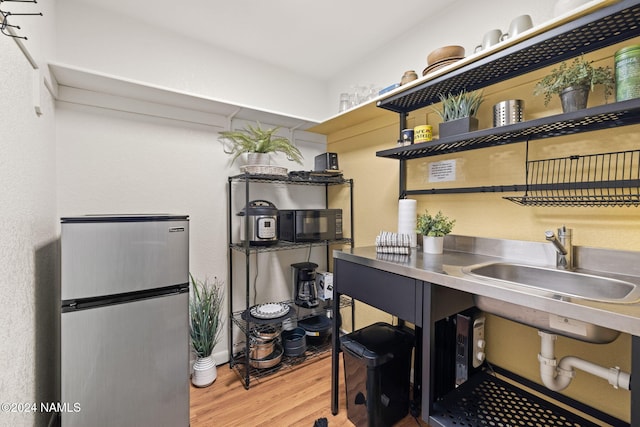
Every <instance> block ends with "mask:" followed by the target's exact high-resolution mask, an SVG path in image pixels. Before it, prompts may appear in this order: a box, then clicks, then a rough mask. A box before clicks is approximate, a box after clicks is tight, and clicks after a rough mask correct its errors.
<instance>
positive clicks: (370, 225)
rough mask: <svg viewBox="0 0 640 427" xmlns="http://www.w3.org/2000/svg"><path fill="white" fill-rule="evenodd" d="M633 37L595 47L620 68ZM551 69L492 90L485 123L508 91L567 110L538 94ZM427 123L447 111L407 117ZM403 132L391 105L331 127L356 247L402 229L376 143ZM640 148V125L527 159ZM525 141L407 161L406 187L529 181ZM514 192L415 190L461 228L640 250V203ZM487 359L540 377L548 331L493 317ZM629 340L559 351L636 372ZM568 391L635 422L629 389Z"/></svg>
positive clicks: (532, 151)
mask: <svg viewBox="0 0 640 427" xmlns="http://www.w3.org/2000/svg"><path fill="white" fill-rule="evenodd" d="M635 43H640V39H634V40H632V41H630V42H628V43H624V44H621V45H617V46H613V47H611V48H608V49H604V50H602V51H600V52H597V53H596V54H595V55H587V59H592V60H596V65H610V66H613V54H614V53H615V51H616V50H617V49H619V48H620V47H622V46H626V45H629V44H635ZM548 71H549V69H545V70H540V71H538V72H535V73H530V74H528V75H526V76H522V77H519V78H516V79H513V80H510V81H508V82H506V83H501V84H499V85H494V86H492V87H488V88H486V89H485V90H484V95H485V101H484V103H483V105H482V106H481V108H480V112H479V114H478V118H479V120H480V129H483V128H489V127H491V126H492V117H493V113H492V107H493V105H494V104H495V103H497V102H499V101H502V100H506V99H514V98H519V99H524V100H525V119H527V120H530V119H534V118H538V117H543V116H547V115H551V114H556V113H559V112H561V111H560V102H559V100H558V99H557V98H555V99H554V100H552V102H551V103H550V104H549V106H548V108H547V107H544V105H543V99H542V97H535V96H533V95H532V92H533V86H534V85H535V83H536V82H537V81H538V80H539V79H540V78H541V77H542V76H543V75H545V74H546V72H548ZM602 103H604V99H603V94H602V89H601V88H596V91H595V92H594V93H592V94H591V96H590V99H589V106H595V105H599V104H602ZM427 122H428V123H429V124H431V125H432V126H433V129H434V134H436V135H437V130H438V123H439V118H438V117H437V115H435V114H434V113H433V112H432V110H431V108H430V107H428V108H425V109H422V110H419V111H416V112H414V113H411V115H410V116H409V122H408V127H413V126H416V125H418V124H424V123H427ZM398 133H399V128H398V116H397V115H396V114H394V113H391V112H388V114H384V115H382V116H380V117H378V118H375V119H373V120H371V121H369V122H364V123H358V124H356V125H353V126H349V127H346V128H344V129H341V130H339V131H335V132H332V133H330V134H329V135H328V151H333V152H337V153H339V161H340V166H341V168H342V169H343V170H344V173H345V176H347V177H350V178H353V179H354V181H355V185H354V216H355V219H356V222H355V236H354V237H355V242H356V246H370V245H373V244H374V240H375V236H376V235H377V234H378V233H379V232H380V230H388V231H395V230H396V229H397V200H398V190H399V183H398V170H399V164H398V162H397V161H395V160H391V159H385V158H378V157H376V156H375V153H376V151H379V150H385V149H388V148H393V147H395V141H396V140H397V137H398ZM639 148H640V125H634V126H626V127H621V128H616V129H613V130H605V131H597V132H593V133H583V134H579V135H575V136H565V137H559V138H551V139H545V140H537V141H532V142H531V143H530V146H529V158H530V160H532V159H547V158H552V157H558V156H567V155H573V154H578V155H583V154H589V153H604V152H612V151H619V150H624V149H639ZM445 159H456V161H457V162H456V163H457V168H456V171H457V181H456V182H449V183H445V184H444V185H442V184H440V185H435V184H433V183H429V182H427V181H426V180H427V173H426V171H427V170H428V165H429V163H430V162H435V161H441V160H445ZM524 171H525V144H524V143H517V144H510V145H506V146H503V147H494V148H485V149H480V150H475V151H469V152H462V153H455V154H449V155H443V156H437V157H429V158H424V159H416V160H412V161H409V162H408V188H409V189H418V188H438V187H455V186H459V187H467V186H479V185H501V184H505V185H512V184H524V183H525V172H524ZM507 195H517V194H507V193H487V194H458V195H428V196H418V197H414V198H416V199H417V200H418V211H419V212H421V211H422V210H424V209H426V208H428V209H429V210H430V211H431V210H433V211H437V210H442V211H443V212H444V213H445V214H446V215H448V216H451V217H453V218H455V219H456V225H455V227H454V230H453V233H454V234H460V235H470V236H481V237H493V238H505V239H516V240H527V241H544V231H545V230H548V229H554V228H557V227H558V226H561V225H563V224H566V225H567V227H570V228H573V230H574V231H573V239H574V244H575V245H579V246H593V247H602V248H617V249H625V250H635V251H640V226H639V220H640V208H638V207H600V208H598V207H573V208H568V207H557V208H556V207H522V206H519V205H516V204H515V203H512V202H510V201H507V200H504V199H503V198H502V197H503V196H507ZM378 316H380V313H379V312H377V311H376V312H371V311H368V310H366V309H362V308H361V306H359V307H358V310H357V319H356V326H357V327H361V326H363V325H365V324H368V323H371V322H372V321H373V320H375V319H377V318H378ZM487 343H488V344H487V346H488V347H487V357H488V360H489V361H490V362H492V363H494V364H496V365H499V366H502V367H505V368H507V369H509V370H512V371H515V372H516V373H519V374H521V375H523V376H525V377H527V378H529V379H531V380H534V381H537V382H540V381H539V375H538V369H539V365H538V361H537V354H538V352H539V344H540V338H539V337H538V335H537V331H536V330H535V329H533V328H530V327H526V326H522V325H519V324H516V323H513V322H510V321H507V320H504V319H500V318H498V317H495V316H488V320H487ZM630 343H631V340H630V337H629V336H628V335H622V336H621V337H620V338H618V339H617V340H616V341H614V342H613V343H611V344H608V345H595V344H586V343H582V342H579V341H576V340H571V339H568V338H559V340H558V342H557V356H558V357H562V356H565V355H569V354H572V355H575V356H579V357H584V358H586V359H588V360H591V361H593V362H596V363H600V364H602V365H604V366H620V367H621V368H622V369H624V370H627V371H629V370H630V353H631V344H630ZM565 393H566V394H567V395H569V396H571V397H573V398H575V399H578V400H580V401H583V402H585V403H587V404H588V405H591V406H593V407H595V408H597V409H600V410H602V411H605V412H607V413H610V414H612V415H614V416H616V417H618V418H621V419H623V420H626V421H629V404H630V403H629V392H628V391H622V390H614V389H613V388H612V387H611V386H609V385H608V384H607V382H606V381H604V380H601V379H597V378H595V377H592V376H590V375H588V374H586V373H584V372H578V374H577V377H576V379H575V380H574V382H573V383H572V384H571V385H570V386H569V388H568V389H567V390H565Z"/></svg>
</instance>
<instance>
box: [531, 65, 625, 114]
mask: <svg viewBox="0 0 640 427" xmlns="http://www.w3.org/2000/svg"><path fill="white" fill-rule="evenodd" d="M592 63H593V61H587V60H585V59H584V56H579V57H577V58H575V59H574V60H573V62H571V64H567V63H566V62H563V63H561V64H560V65H559V66H558V67H557V68H554V69H552V70H551V73H550V74H549V75H547V76H545V77H544V78H543V79H542V80H540V81H539V82H538V83H537V84H536V86H535V88H534V91H533V93H534V95H544V105H545V107H546V106H547V105H548V104H549V102H550V101H551V97H552V96H553V95H558V96H559V97H560V101H561V102H562V111H563V112H565V113H569V112H572V111H578V110H581V109H583V108H587V100H588V98H589V92H590V91H593V89H594V87H595V86H596V85H603V86H604V99H605V101H607V100H608V99H609V96H610V95H612V94H613V89H614V87H615V83H614V78H613V71H612V69H611V67H597V68H595V67H593V66H592V65H591V64H592Z"/></svg>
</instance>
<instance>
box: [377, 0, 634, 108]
mask: <svg viewBox="0 0 640 427" xmlns="http://www.w3.org/2000/svg"><path fill="white" fill-rule="evenodd" d="M639 23H640V5H639V4H638V1H637V0H627V1H621V2H619V3H615V4H614V5H612V6H608V7H605V8H602V9H599V10H596V11H595V12H593V13H591V14H588V15H586V16H583V17H581V18H578V19H576V20H574V21H571V22H568V23H566V24H564V25H560V26H558V27H556V28H553V29H551V30H549V31H546V32H544V33H541V34H539V35H536V36H533V37H531V38H529V39H527V40H523V41H522V42H520V43H517V44H515V45H513V46H510V47H507V48H505V49H503V50H500V51H498V52H496V53H494V54H491V55H489V56H487V57H484V58H482V59H479V60H478V61H475V62H472V63H469V64H467V65H465V66H463V67H460V68H458V69H455V70H452V71H451V72H449V73H446V74H443V75H442V76H439V77H436V78H434V79H432V80H428V81H426V82H424V83H423V84H420V85H417V86H414V87H411V88H409V89H407V90H406V91H402V92H399V93H397V94H395V95H392V96H390V97H388V98H385V99H382V100H380V101H378V107H381V108H384V109H387V110H390V111H395V112H396V113H405V114H406V113H408V112H410V111H414V110H417V109H419V108H422V107H426V106H428V105H431V104H434V103H437V102H439V101H440V100H439V94H441V93H443V94H447V93H449V92H451V93H457V92H460V91H461V90H462V89H466V90H467V91H472V90H476V89H480V88H483V87H486V86H490V85H492V84H495V83H499V82H502V81H505V80H509V79H512V78H514V77H517V76H520V75H522V74H526V73H529V72H531V71H534V70H537V69H540V68H544V67H547V66H550V65H553V64H555V63H558V62H561V61H564V60H567V59H571V58H574V57H576V56H579V55H580V54H582V53H589V52H593V51H596V50H598V49H602V48H604V47H607V46H611V45H614V44H616V43H620V42H624V41H625V40H629V39H632V38H634V37H637V36H639V35H640V24H639Z"/></svg>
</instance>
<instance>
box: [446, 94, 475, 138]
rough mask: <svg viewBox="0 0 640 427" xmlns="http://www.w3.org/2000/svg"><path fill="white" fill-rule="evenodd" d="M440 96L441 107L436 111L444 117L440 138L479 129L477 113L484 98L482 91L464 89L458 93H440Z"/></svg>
mask: <svg viewBox="0 0 640 427" xmlns="http://www.w3.org/2000/svg"><path fill="white" fill-rule="evenodd" d="M439 97H440V101H441V103H442V104H441V107H440V109H439V110H438V109H435V110H434V111H435V112H436V113H437V114H438V115H439V116H440V118H441V119H442V123H440V127H439V131H440V138H444V137H446V136H451V135H457V134H461V133H466V132H471V131H474V130H477V129H478V119H477V118H476V117H475V115H476V113H477V112H478V108H480V104H482V101H483V100H484V99H483V95H482V92H467V91H466V90H463V91H462V92H460V93H459V94H457V95H452V94H449V95H447V96H445V95H443V94H440V95H439Z"/></svg>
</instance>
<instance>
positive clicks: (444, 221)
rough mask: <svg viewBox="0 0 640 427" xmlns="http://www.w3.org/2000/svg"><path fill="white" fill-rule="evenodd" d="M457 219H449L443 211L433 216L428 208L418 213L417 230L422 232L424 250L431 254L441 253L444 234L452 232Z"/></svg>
mask: <svg viewBox="0 0 640 427" xmlns="http://www.w3.org/2000/svg"><path fill="white" fill-rule="evenodd" d="M455 223H456V220H455V219H449V218H448V217H446V216H444V214H443V213H442V212H441V211H438V213H437V214H436V215H435V216H432V215H431V214H430V213H429V211H428V210H425V212H424V213H423V214H420V215H418V220H417V223H416V225H417V231H418V233H420V234H422V236H423V237H422V250H423V252H425V253H429V254H441V253H442V251H443V247H444V236H446V235H447V234H449V233H451V230H452V229H453V225H454V224H455Z"/></svg>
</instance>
